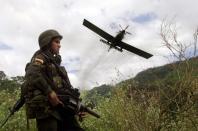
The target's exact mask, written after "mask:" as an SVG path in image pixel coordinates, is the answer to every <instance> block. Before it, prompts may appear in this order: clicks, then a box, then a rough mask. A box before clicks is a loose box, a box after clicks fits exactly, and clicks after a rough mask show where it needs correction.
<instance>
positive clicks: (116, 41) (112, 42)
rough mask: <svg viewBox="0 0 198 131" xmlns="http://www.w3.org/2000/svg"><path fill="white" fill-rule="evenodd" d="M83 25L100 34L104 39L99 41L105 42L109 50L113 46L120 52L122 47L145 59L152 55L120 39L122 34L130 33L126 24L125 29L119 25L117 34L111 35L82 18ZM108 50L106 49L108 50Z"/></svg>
mask: <svg viewBox="0 0 198 131" xmlns="http://www.w3.org/2000/svg"><path fill="white" fill-rule="evenodd" d="M83 25H84V26H86V27H87V28H89V29H90V30H92V31H93V32H95V33H97V34H98V35H100V36H101V37H103V38H104V39H105V40H104V39H100V41H101V42H103V43H105V44H107V45H108V46H110V47H109V50H110V49H111V48H114V49H116V50H118V51H120V52H122V51H123V49H125V50H127V51H129V52H132V53H134V54H137V55H139V56H141V57H144V58H146V59H148V58H150V57H152V56H153V55H152V54H150V53H147V52H145V51H143V50H140V49H138V48H136V47H133V46H131V45H129V44H127V43H125V42H123V41H122V39H123V38H124V35H125V34H126V33H127V34H131V33H129V32H127V31H126V29H127V28H128V27H129V26H127V27H126V28H125V29H122V27H121V26H120V27H121V29H122V30H121V31H119V32H118V34H117V35H116V36H115V37H113V36H112V35H110V34H108V33H107V32H105V31H103V30H102V29H100V28H99V27H97V26H96V25H94V24H92V23H91V22H89V21H88V20H86V19H84V21H83ZM109 50H108V51H109Z"/></svg>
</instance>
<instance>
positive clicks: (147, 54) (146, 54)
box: [117, 41, 153, 59]
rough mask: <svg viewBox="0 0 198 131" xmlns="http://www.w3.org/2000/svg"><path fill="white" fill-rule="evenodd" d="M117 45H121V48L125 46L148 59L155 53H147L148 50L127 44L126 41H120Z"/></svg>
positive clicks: (126, 48)
mask: <svg viewBox="0 0 198 131" xmlns="http://www.w3.org/2000/svg"><path fill="white" fill-rule="evenodd" d="M117 46H119V47H121V48H123V49H125V50H128V51H130V52H132V53H134V54H137V55H139V56H142V57H144V58H146V59H148V58H150V57H152V56H153V55H152V54H149V53H147V52H145V51H143V50H140V49H138V48H136V47H133V46H131V45H128V44H126V43H124V42H122V41H121V42H119V43H118V44H117Z"/></svg>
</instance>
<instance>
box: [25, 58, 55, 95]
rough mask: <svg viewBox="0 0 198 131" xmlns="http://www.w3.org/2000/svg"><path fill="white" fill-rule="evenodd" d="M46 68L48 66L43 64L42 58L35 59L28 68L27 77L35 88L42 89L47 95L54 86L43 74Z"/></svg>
mask: <svg viewBox="0 0 198 131" xmlns="http://www.w3.org/2000/svg"><path fill="white" fill-rule="evenodd" d="M44 68H46V67H45V65H43V62H42V60H41V59H35V60H33V62H31V64H29V66H28V67H27V68H26V78H27V79H28V81H30V84H31V85H33V87H34V88H37V89H39V90H41V91H42V92H43V93H44V94H45V95H47V94H49V93H50V92H51V91H52V88H51V86H50V85H49V83H48V82H47V80H46V79H45V76H44V74H43V69H44Z"/></svg>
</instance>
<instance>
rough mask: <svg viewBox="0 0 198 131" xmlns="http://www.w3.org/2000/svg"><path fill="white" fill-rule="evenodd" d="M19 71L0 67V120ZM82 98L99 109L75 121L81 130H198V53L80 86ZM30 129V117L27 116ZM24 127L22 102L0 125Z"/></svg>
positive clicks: (15, 91) (16, 89) (10, 129)
mask: <svg viewBox="0 0 198 131" xmlns="http://www.w3.org/2000/svg"><path fill="white" fill-rule="evenodd" d="M22 82H23V77H19V76H18V77H12V78H9V79H8V78H7V76H6V75H5V74H4V73H3V72H1V80H0V121H2V120H3V119H5V117H6V116H7V114H8V113H9V110H8V108H9V107H11V106H13V104H14V103H15V102H16V100H17V99H18V98H19V95H20V85H21V83H22ZM82 96H83V101H84V102H85V103H86V104H88V105H89V106H90V107H92V108H93V110H94V111H96V112H98V113H99V114H100V115H101V118H100V119H96V118H94V117H92V116H89V115H88V117H87V118H85V119H84V121H83V122H82V123H81V124H82V126H83V128H85V129H86V130H87V131H93V130H96V131H129V130H131V131H142V130H145V131H147V130H150V131H153V130H156V131H158V130H162V131H166V130H185V131H188V130H192V131H193V130H195V131H196V130H198V114H197V112H198V57H194V58H191V59H188V60H185V61H177V62H175V63H171V64H167V65H164V66H161V67H156V68H151V69H147V70H145V71H142V72H140V73H138V74H137V75H136V77H134V78H131V79H128V80H125V81H122V82H120V83H118V84H116V85H115V86H109V85H102V86H100V87H95V88H93V89H91V90H89V91H86V92H83V94H82ZM30 129H31V130H32V131H34V130H35V121H33V120H30ZM0 130H2V131H26V117H25V111H24V107H23V108H22V109H21V110H20V111H19V112H17V113H15V115H14V116H13V117H11V119H9V121H8V122H7V124H6V125H5V126H4V127H3V128H2V129H0Z"/></svg>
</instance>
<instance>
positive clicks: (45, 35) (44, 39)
mask: <svg viewBox="0 0 198 131" xmlns="http://www.w3.org/2000/svg"><path fill="white" fill-rule="evenodd" d="M56 37H59V38H60V39H62V38H63V37H62V35H60V34H59V33H58V31H56V30H53V29H50V30H46V31H44V32H42V33H41V34H40V36H39V39H38V42H39V47H40V49H42V48H44V47H46V46H47V45H48V44H49V43H50V42H51V41H52V39H53V38H56Z"/></svg>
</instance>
